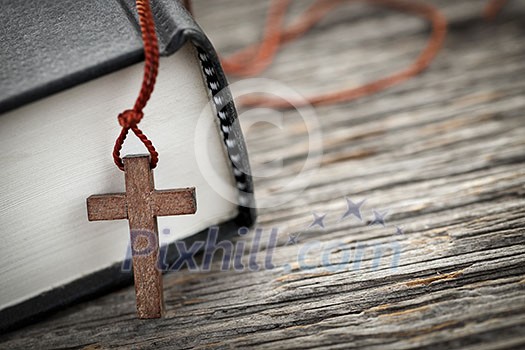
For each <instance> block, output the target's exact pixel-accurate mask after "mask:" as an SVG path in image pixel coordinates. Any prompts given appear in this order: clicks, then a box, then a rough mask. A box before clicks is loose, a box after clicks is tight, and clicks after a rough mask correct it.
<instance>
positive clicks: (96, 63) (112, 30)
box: [0, 0, 256, 329]
mask: <svg viewBox="0 0 525 350" xmlns="http://www.w3.org/2000/svg"><path fill="white" fill-rule="evenodd" d="M0 1H1V7H2V11H1V13H0V19H1V21H0V27H1V31H0V33H1V34H0V35H1V36H2V40H1V41H0V46H1V49H0V60H1V62H2V63H3V64H2V65H0V76H1V77H2V79H1V81H2V83H1V87H0V113H1V114H0V125H1V127H0V139H1V140H2V145H1V147H2V150H1V152H0V162H1V164H2V165H1V166H0V177H1V178H2V180H3V181H2V183H1V185H0V213H1V215H0V224H1V228H0V230H1V234H2V237H3V244H2V245H1V248H0V329H7V328H11V327H14V326H16V325H20V324H22V323H26V322H28V321H30V320H32V319H35V318H37V317H38V316H39V315H43V314H45V313H47V312H49V311H52V310H56V309H58V308H60V307H63V306H65V305H67V304H70V303H72V302H74V301H77V300H81V299H85V298H88V297H91V296H94V295H98V294H101V293H104V292H105V291H108V290H111V289H114V288H116V287H118V286H122V285H127V284H130V283H131V282H132V281H133V277H132V275H131V272H130V271H129V270H123V269H122V266H124V265H129V262H127V259H129V258H130V257H129V234H128V227H127V223H126V221H111V222H105V223H104V224H100V223H97V222H95V223H89V222H88V220H87V217H86V201H85V199H86V198H87V197H88V196H89V195H90V194H92V193H119V192H124V184H123V182H122V181H120V179H121V172H120V170H119V169H117V168H116V167H115V165H114V164H113V159H112V158H111V155H110V151H111V149H112V147H113V143H114V140H115V137H116V136H117V133H118V123H117V121H116V116H117V114H118V113H119V112H120V111H121V110H122V109H123V108H125V107H126V106H129V105H130V104H132V102H133V100H134V98H135V97H136V94H137V88H138V86H139V83H140V79H141V78H142V70H143V63H142V61H143V59H144V53H143V47H142V41H141V36H140V28H139V26H138V18H137V15H136V11H135V8H134V6H135V4H134V1H132V0H113V1H107V0H95V1H90V2H83V1H74V2H71V1H62V0H58V1H57V0H53V1H51V0H41V1H38V2H25V1H14V0H0ZM152 11H153V14H154V17H155V23H156V32H157V36H158V39H159V48H160V53H161V58H160V71H159V75H158V78H157V84H156V87H155V93H154V94H153V95H152V97H151V100H150V101H149V103H148V106H147V107H146V111H147V114H148V117H147V118H146V119H144V121H143V122H142V123H141V127H143V128H144V130H147V133H148V136H150V137H151V138H152V139H154V140H155V145H156V147H157V148H158V149H159V151H160V152H161V157H162V159H161V162H159V165H158V167H157V168H156V169H155V184H156V186H157V187H158V188H160V189H163V188H169V187H170V186H171V184H172V183H177V185H179V186H180V187H189V186H195V187H196V188H197V189H198V190H197V192H196V196H197V202H198V203H199V204H198V210H197V211H196V212H195V214H194V215H189V216H173V217H168V216H166V217H160V216H159V217H158V226H159V232H160V242H159V243H160V245H161V247H162V248H163V249H164V252H167V253H166V254H165V256H166V257H167V259H168V260H169V261H174V260H175V259H176V257H177V251H176V249H174V246H173V244H174V242H175V241H178V240H185V241H187V242H189V243H191V241H192V240H196V239H198V238H199V237H202V235H204V234H205V233H206V232H207V230H208V228H209V227H212V226H213V227H215V226H218V227H219V229H220V234H222V235H228V234H232V233H235V232H236V230H237V229H238V228H240V227H245V226H250V225H251V224H252V223H253V222H254V220H255V216H256V213H255V209H254V207H255V204H254V198H253V185H252V179H251V177H250V167H249V161H248V157H247V152H246V147H245V143H244V140H243V136H242V132H241V128H240V125H239V121H238V118H237V114H236V110H235V106H234V103H233V100H232V97H231V93H230V91H229V90H228V87H227V81H226V78H225V75H224V73H223V71H222V68H221V65H220V63H219V59H218V56H217V54H216V52H215V50H214V49H213V47H212V45H211V43H210V42H209V40H208V39H207V37H206V35H205V34H204V33H203V31H202V30H201V29H200V28H199V26H198V25H197V24H196V23H195V21H194V20H193V18H192V17H191V16H190V15H189V13H188V12H187V11H186V9H185V8H184V6H182V4H181V3H180V2H179V1H176V0H157V1H154V2H153V3H152ZM134 153H135V154H136V153H146V152H145V149H144V146H143V145H142V144H141V143H140V142H139V141H138V140H136V139H135V138H132V137H130V138H129V140H127V141H126V143H125V144H124V148H123V150H122V154H123V155H126V154H134Z"/></svg>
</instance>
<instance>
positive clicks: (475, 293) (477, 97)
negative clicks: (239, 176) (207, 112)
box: [0, 0, 525, 349]
mask: <svg viewBox="0 0 525 350" xmlns="http://www.w3.org/2000/svg"><path fill="white" fill-rule="evenodd" d="M436 4H437V5H438V6H439V7H440V8H442V9H443V11H444V12H445V14H446V16H447V18H448V19H449V21H450V27H449V35H448V38H447V41H446V47H445V48H444V50H443V51H442V52H441V53H440V55H439V57H438V58H437V60H436V61H435V62H434V64H433V65H432V66H431V68H430V69H429V70H428V71H426V72H425V73H424V74H423V75H421V76H418V77H416V78H414V79H412V80H410V81H408V82H407V83H405V84H402V85H400V86H398V87H396V88H393V89H390V90H388V91H386V92H383V93H380V94H376V95H374V96H370V97H367V98H363V99H360V100H358V101H355V102H352V103H345V104H340V105H335V106H328V107H322V108H316V109H315V110H314V112H315V114H316V116H317V118H318V122H319V124H320V127H319V129H318V130H319V131H321V132H322V135H321V136H322V149H323V153H322V157H321V158H320V159H318V160H320V164H319V167H318V170H317V172H316V173H315V174H313V177H312V178H311V179H310V180H309V181H307V187H306V189H304V191H300V187H301V186H300V185H301V184H299V185H294V186H295V187H290V186H288V187H285V189H284V190H283V191H282V190H280V189H281V188H282V186H283V185H285V184H286V183H287V182H288V181H289V180H290V179H291V178H293V177H294V176H295V175H297V173H298V172H299V170H300V169H301V167H302V165H303V163H304V159H305V154H306V150H307V148H308V147H307V145H308V137H307V135H306V128H305V124H304V123H303V122H302V121H301V119H300V118H299V116H298V114H297V113H296V112H285V113H284V114H283V119H282V120H283V129H282V130H281V129H279V128H276V127H272V126H270V125H268V124H264V123H258V124H255V125H253V126H252V127H251V128H250V129H249V130H248V132H247V139H248V146H249V151H250V154H251V160H252V163H253V166H254V169H255V170H257V169H259V170H260V169H261V168H264V167H265V166H266V167H267V166H268V164H269V163H268V162H269V161H272V160H275V159H282V161H283V164H284V169H282V170H281V172H280V173H279V174H280V175H279V176H273V177H269V178H260V179H257V181H256V191H257V197H258V200H259V203H260V204H261V206H263V207H264V208H262V209H261V210H260V217H259V222H258V226H259V227H261V228H264V229H265V231H264V232H265V233H264V235H265V237H267V236H268V234H269V230H270V229H271V228H274V227H275V228H278V229H279V236H278V237H279V241H278V247H277V248H276V249H275V254H274V258H273V263H274V264H275V265H276V266H277V267H276V268H275V269H272V270H266V269H262V270H260V271H257V272H252V271H244V272H235V271H233V270H230V271H227V272H221V271H219V261H218V260H217V262H216V264H215V265H214V267H213V269H212V271H211V272H207V273H191V272H188V271H181V272H178V273H173V274H169V275H167V276H165V279H164V280H165V297H166V300H167V318H165V319H160V320H151V321H141V320H137V319H136V317H135V313H134V307H135V306H134V304H135V300H134V292H133V287H132V286H130V287H129V288H126V289H124V290H120V291H116V292H114V293H112V294H110V295H106V296H103V297H100V298H98V299H96V300H92V301H89V302H84V303H81V304H78V305H75V306H72V307H70V308H68V309H66V310H63V311H61V312H59V313H57V314H55V315H53V316H51V317H49V318H47V319H46V320H44V321H43V322H41V323H38V324H35V325H33V326H30V327H27V328H23V329H20V330H18V331H16V332H13V333H9V334H7V335H4V336H3V337H2V338H1V340H0V348H2V349H4V348H6V349H28V348H38V349H51V348H61V349H73V348H75V349H76V348H81V349H104V348H119V347H120V348H152V349H173V348H190V347H196V348H230V347H239V348H248V347H257V348H263V349H264V348H267V349H275V348H286V349H292V348H297V349H304V348H316V347H330V348H334V349H335V348H340V349H349V348H369V349H377V348H391V349H408V348H411V349H412V348H413V349H415V348H432V349H439V348H442V349H460V348H461V349H470V348H472V349H474V348H475V349H496V348H498V349H499V348H519V347H525V293H524V290H525V246H524V244H525V228H524V225H525V206H524V204H525V200H524V195H525V40H524V37H525V16H524V15H525V4H524V3H523V2H520V1H514V2H512V1H511V2H510V3H509V4H508V6H507V7H506V8H505V10H504V12H503V13H502V14H501V15H500V16H499V17H498V18H497V20H496V21H495V22H493V23H488V22H486V21H484V20H482V19H481V16H480V14H481V11H482V8H483V5H484V4H485V2H484V1H455V0H443V1H438V2H436ZM306 5H307V4H306V2H304V1H302V2H299V1H296V3H295V4H294V5H293V9H292V10H293V12H294V13H298V12H299V11H300V10H301V9H303V8H304V7H305V6H306ZM266 6H267V1H257V2H256V1H240V0H214V1H204V0H200V1H197V2H196V4H195V12H196V15H197V17H198V18H199V21H200V23H201V24H202V26H203V27H204V29H205V30H207V31H208V32H209V35H210V37H211V38H212V40H213V41H214V43H215V45H216V47H217V49H218V50H219V51H220V52H223V53H228V52H231V51H232V50H234V49H235V48H238V47H240V46H242V45H245V44H248V43H250V42H253V41H254V40H255V39H256V38H257V37H258V36H259V34H260V31H261V26H262V24H263V21H264V16H265V10H266ZM427 36H428V25H427V24H425V23H424V22H422V21H421V20H419V19H416V18H412V17H408V16H405V15H402V14H398V13H394V12H391V11H389V10H385V9H378V8H374V7H370V6H367V5H363V4H349V5H348V6H345V7H342V8H340V9H339V10H338V11H337V12H335V13H333V14H331V15H330V16H329V17H328V18H326V19H325V20H324V21H323V22H322V23H321V24H320V25H318V26H317V27H316V28H315V29H314V30H313V31H312V32H310V33H309V34H308V35H307V37H305V38H304V39H302V40H300V41H298V42H296V43H293V44H290V45H288V46H287V47H286V49H285V50H284V51H283V52H282V53H280V54H279V56H278V58H277V61H276V63H275V64H274V65H273V66H272V67H271V68H270V69H269V70H268V71H267V72H265V73H264V75H263V77H264V78H268V79H272V80H276V81H280V82H282V83H284V84H286V85H287V86H289V87H292V88H293V89H295V90H297V91H299V92H301V93H304V94H309V93H312V92H316V91H321V90H326V89H331V88H338V87H342V86H351V85H357V84H360V83H363V82H366V81H368V80H370V79H373V78H377V77H380V76H383V75H384V74H386V73H388V72H393V71H394V70H396V69H399V68H402V67H404V66H405V65H407V64H408V63H409V62H410V60H411V59H412V58H414V57H415V56H416V54H417V53H418V51H419V50H420V49H421V48H422V46H423V45H424V43H425V41H426V39H427ZM232 80H233V79H232ZM233 81H235V80H233ZM258 84H259V83H258V82H256V81H251V82H249V83H248V85H249V86H254V87H257V85H258ZM241 112H243V113H244V116H243V122H244V123H246V122H247V121H248V122H249V121H250V120H252V119H253V118H255V117H256V116H255V114H254V112H253V111H252V112H249V111H241ZM315 147H317V149H314V151H315V150H317V151H319V150H320V148H319V147H318V146H315ZM314 153H315V152H314ZM270 164H271V163H270ZM314 168H315V167H314ZM287 195H290V197H289V198H287ZM345 196H347V197H348V198H349V199H351V200H352V201H355V202H357V201H360V200H363V199H366V202H365V203H364V204H363V206H362V218H363V220H362V221H360V220H358V219H357V218H356V217H355V216H353V215H351V216H349V217H347V218H346V219H344V220H340V218H341V216H342V215H343V213H344V212H345V211H346V209H347V203H346V200H345ZM284 198H287V199H288V201H287V202H286V203H285V204H283V205H281V206H277V203H279V201H280V200H281V199H284ZM274 204H275V205H274ZM374 210H376V211H378V213H382V212H384V211H388V213H387V215H386V219H385V226H384V227H383V226H382V225H370V224H371V223H372V222H373V219H374V216H373V211H374ZM313 211H315V212H317V213H319V214H322V213H325V214H327V215H326V218H325V219H324V225H325V228H324V229H323V228H321V227H320V226H318V225H316V226H315V227H313V228H309V225H310V224H311V223H312V219H313V216H312V212H313ZM397 228H399V229H400V230H399V231H398V229H397ZM298 234H300V235H299V236H298V238H297V242H296V243H297V244H288V243H289V242H288V241H289V236H294V235H298ZM263 241H264V240H263ZM315 242H317V243H315ZM330 244H333V245H334V246H336V248H334V249H332V250H330V247H331V246H330ZM305 246H308V247H309V248H311V249H310V250H309V251H308V254H307V257H306V260H305V261H304V263H305V264H307V265H310V266H311V267H312V268H311V269H308V270H304V269H300V268H299V263H298V262H297V254H298V252H299V251H300V250H301V249H302V248H304V247H305ZM361 247H365V248H363V249H361ZM374 247H380V248H385V249H383V250H382V252H383V255H382V256H381V257H380V258H379V259H376V257H375V256H374V250H373V249H374ZM396 247H397V248H399V249H400V250H399V254H398V255H397V254H396V249H397V248H396ZM327 249H328V251H329V253H330V252H331V253H332V254H331V255H330V256H329V258H330V259H331V260H330V261H331V262H332V265H329V266H323V263H322V261H321V259H322V256H323V252H325V251H326V250H327ZM360 249H361V252H362V261H361V265H360V266H359V267H358V268H355V266H354V264H353V263H350V264H347V266H337V263H338V262H339V261H341V259H344V258H345V254H346V255H348V254H350V257H351V258H352V262H353V261H355V260H356V257H355V255H356V254H355V253H356V251H359V250H360ZM260 256H261V255H260ZM396 256H397V257H398V258H399V260H398V262H397V264H394V265H397V267H396V268H392V267H391V266H392V265H391V263H392V261H393V260H395V258H396ZM259 259H262V258H261V257H260V258H259ZM334 264H335V265H334ZM283 266H285V267H283Z"/></svg>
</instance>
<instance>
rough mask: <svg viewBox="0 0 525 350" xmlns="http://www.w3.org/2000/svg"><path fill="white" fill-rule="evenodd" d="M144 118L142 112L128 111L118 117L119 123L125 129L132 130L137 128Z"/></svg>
mask: <svg viewBox="0 0 525 350" xmlns="http://www.w3.org/2000/svg"><path fill="white" fill-rule="evenodd" d="M143 116H144V113H142V111H137V110H134V109H127V110H125V111H124V112H122V113H120V114H119V115H118V122H119V124H120V126H122V127H123V128H127V129H130V128H132V127H134V126H136V125H137V124H138V123H139V122H140V121H141V119H142V117H143Z"/></svg>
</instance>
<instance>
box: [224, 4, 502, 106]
mask: <svg viewBox="0 0 525 350" xmlns="http://www.w3.org/2000/svg"><path fill="white" fill-rule="evenodd" d="M354 1H356V0H354ZM360 1H364V2H369V3H372V4H378V5H382V6H386V7H390V8H393V9H395V10H398V11H402V12H406V13H410V14H413V15H416V16H419V17H422V18H425V19H427V20H428V21H429V22H430V23H431V25H432V34H431V36H430V38H429V40H428V43H427V46H426V47H425V48H424V49H423V51H422V52H421V53H420V54H419V56H418V57H417V58H416V59H415V60H414V61H413V62H412V63H411V64H410V65H409V66H408V67H406V68H405V69H403V70H401V71H399V72H396V73H394V74H392V75H389V76H387V77H384V78H381V79H378V80H375V81H372V82H370V83H366V84H364V85H362V86H358V87H355V88H346V89H341V90H337V91H331V92H325V93H321V94H318V95H314V96H309V97H307V98H306V99H305V100H302V101H293V105H295V106H298V105H303V104H311V105H314V106H318V105H324V104H333V103H340V102H347V101H351V100H354V99H356V98H359V97H363V96H367V95H371V94H374V93H376V92H379V91H381V90H384V89H386V88H389V87H391V86H394V85H396V84H399V83H401V82H403V81H405V80H407V79H409V78H411V77H413V76H415V75H417V74H419V73H420V72H422V71H423V70H424V69H425V68H427V67H428V66H429V65H430V63H431V62H432V60H433V59H434V57H435V56H436V55H437V53H438V52H439V50H440V48H441V46H442V45H443V42H444V40H445V36H446V31H447V21H446V19H445V17H444V16H443V14H442V13H441V12H440V11H439V10H437V9H436V8H435V7H434V6H432V5H430V4H426V3H423V2H419V1H414V0H360ZM496 1H502V0H496ZM345 2H349V1H348V0H347V1H344V0H317V1H316V2H314V3H313V5H311V6H310V8H308V9H307V10H306V11H305V12H303V14H301V15H300V17H299V18H298V20H297V21H296V22H295V23H292V24H291V25H289V26H285V25H284V15H285V13H286V10H287V8H288V6H289V5H290V1H289V0H286V1H283V0H273V2H272V3H271V5H270V9H269V11H268V17H267V23H266V31H265V35H264V36H263V39H262V41H261V42H260V43H257V44H253V45H250V46H248V47H246V48H243V49H241V50H239V51H238V52H236V53H234V54H233V55H232V56H230V57H227V58H223V59H222V64H223V67H224V70H225V71H226V72H227V73H230V74H237V75H240V76H253V75H257V74H259V73H261V72H262V71H263V70H264V69H266V68H267V67H268V66H269V65H270V64H271V63H272V61H273V59H274V57H275V54H276V53H277V51H278V50H279V48H280V46H282V45H283V44H286V43H288V42H290V41H293V40H294V39H297V38H299V37H301V36H302V35H304V34H305V33H306V32H307V31H308V30H309V29H310V28H312V27H313V26H314V25H315V24H317V23H318V22H319V21H320V20H321V19H322V18H323V17H324V16H326V15H327V14H328V13H330V12H331V11H333V10H334V9H335V8H336V7H337V6H338V5H341V4H343V3H345ZM239 102H240V105H243V106H246V107H253V106H263V107H272V108H289V107H291V104H290V102H289V101H285V100H282V99H280V98H278V97H269V96H257V95H256V96H253V95H252V96H244V98H241V99H240V101H239Z"/></svg>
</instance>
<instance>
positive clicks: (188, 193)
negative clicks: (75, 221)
mask: <svg viewBox="0 0 525 350" xmlns="http://www.w3.org/2000/svg"><path fill="white" fill-rule="evenodd" d="M123 161H124V172H125V178H126V193H117V194H102V195H93V196H91V197H89V198H88V199H87V210H88V219H89V221H98V220H119V219H128V220H129V230H130V239H131V253H132V257H133V274H134V278H135V294H136V299H137V314H138V317H139V318H159V317H162V313H163V306H164V299H163V295H162V274H161V271H160V270H159V268H158V259H159V237H158V228H157V216H169V215H184V214H194V213H195V212H196V210H197V204H196V199H195V188H193V187H192V188H184V189H175V190H163V191H157V190H155V186H154V183H153V171H152V170H151V169H150V160H149V156H147V155H146V156H144V155H136V156H127V157H124V159H123Z"/></svg>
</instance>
